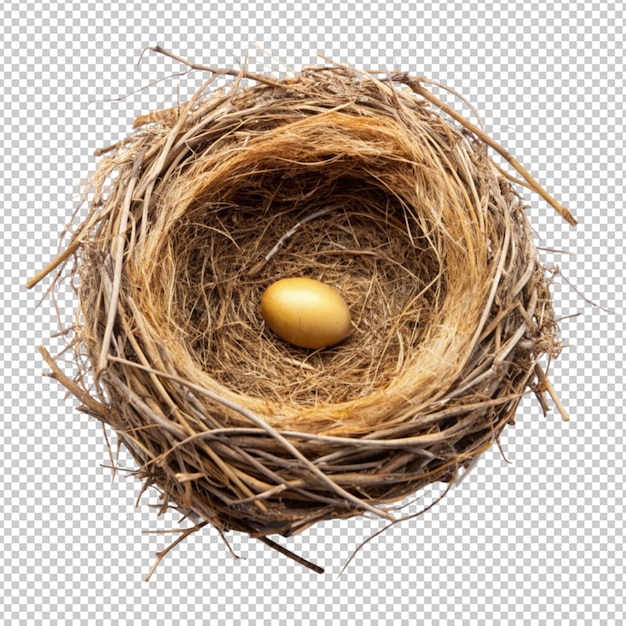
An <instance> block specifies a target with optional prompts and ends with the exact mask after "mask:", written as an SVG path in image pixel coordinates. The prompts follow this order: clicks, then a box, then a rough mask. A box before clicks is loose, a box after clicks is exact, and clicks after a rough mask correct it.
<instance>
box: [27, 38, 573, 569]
mask: <svg viewBox="0 0 626 626" xmlns="http://www.w3.org/2000/svg"><path fill="white" fill-rule="evenodd" d="M157 50H158V51H159V52H162V53H164V54H167V55H168V56H171V57H173V58H175V59H178V57H176V56H175V55H172V54H171V53H167V52H165V51H163V50H161V49H157ZM178 60H181V59H178ZM189 65H190V67H191V68H195V69H202V70H208V71H209V72H210V78H209V80H207V82H206V84H205V85H204V86H203V87H202V89H200V90H199V91H198V93H196V95H195V96H194V97H193V98H192V99H191V100H190V101H189V102H187V103H184V104H181V105H180V106H178V107H175V108H173V109H168V110H163V111H158V112H156V113H152V114H149V115H145V116H141V117H139V118H137V120H136V121H135V131H134V132H133V133H132V134H131V135H130V136H129V137H128V138H126V139H124V140H122V141H120V142H119V143H118V144H116V145H115V146H112V147H110V148H108V149H105V150H102V151H100V154H101V155H102V157H103V158H102V160H101V161H100V164H99V166H98V168H97V171H96V172H95V174H94V175H93V176H92V178H91V180H90V183H89V189H88V192H89V194H90V202H89V212H88V215H87V217H86V218H85V219H84V220H83V221H82V222H81V223H80V224H78V225H77V226H75V227H74V229H73V231H72V234H71V237H72V238H71V241H70V244H69V246H68V248H67V249H66V250H65V252H63V253H62V254H61V255H60V256H59V257H58V258H57V259H56V260H55V261H54V262H53V263H52V264H51V265H50V266H49V267H48V268H46V269H45V270H43V271H42V272H41V273H40V274H39V275H38V276H36V277H35V278H34V279H33V280H32V281H31V282H30V286H32V285H34V284H35V283H36V282H38V281H39V280H40V279H41V278H43V277H44V276H45V275H46V274H47V273H50V272H53V271H54V272H55V276H56V278H55V280H57V279H59V278H61V277H64V276H65V277H67V276H70V277H71V278H72V279H75V282H76V283H77V285H78V286H77V299H78V305H77V313H76V320H75V325H74V326H73V328H72V329H70V330H71V333H70V335H71V337H72V340H71V348H72V351H73V361H74V363H75V365H76V367H77V374H76V375H75V376H71V377H70V376H68V375H66V374H64V373H63V372H62V371H61V368H60V367H59V364H58V362H57V359H55V358H53V357H51V356H50V355H49V354H48V352H47V351H46V350H45V349H42V352H43V354H44V356H45V358H46V360H47V361H48V364H49V365H50V367H51V368H52V375H53V376H54V377H55V378H57V379H58V380H59V381H60V382H61V383H63V384H64V385H65V386H66V387H67V388H68V390H69V391H71V392H72V393H73V394H74V395H75V396H76V397H77V398H78V399H79V401H80V403H81V409H82V410H84V411H86V412H87V413H89V414H90V415H93V416H94V417H96V418H98V419H99V420H101V421H102V422H104V423H105V424H107V425H109V426H110V427H111V428H112V429H113V430H114V431H115V433H116V434H117V438H118V440H119V443H120V444H121V445H123V446H125V447H126V448H127V449H128V451H129V452H130V453H131V454H132V456H133V457H134V459H135V460H136V463H137V469H136V474H137V476H138V477H139V478H141V479H142V480H144V481H145V487H146V488H147V487H149V486H152V487H154V488H156V489H157V490H158V491H159V492H160V494H161V497H162V504H163V506H162V510H165V509H167V508H168V507H174V508H176V509H177V510H179V511H180V512H181V513H183V514H184V515H185V516H188V517H189V518H191V519H192V520H194V521H195V522H196V526H194V527H193V528H192V529H191V530H197V529H198V528H200V527H202V526H204V525H205V524H207V523H209V524H212V525H214V526H215V527H216V528H217V529H218V530H219V531H220V533H224V532H226V531H229V530H238V531H242V532H245V533H248V534H249V535H251V536H253V537H258V538H260V539H262V540H263V541H265V543H267V544H269V545H271V546H272V547H276V548H277V549H281V551H283V552H287V553H288V551H285V550H284V549H282V548H281V547H280V546H278V545H277V544H276V543H275V542H274V541H272V540H271V539H269V535H276V534H280V535H284V536H288V535H293V534H295V533H298V532H301V531H302V530H304V529H306V528H307V527H309V526H310V525H312V524H314V523H316V522H318V521H321V520H329V519H333V518H347V517H351V516H354V515H360V514H363V513H367V512H369V513H372V514H375V515H378V516H380V517H382V518H384V519H387V520H390V521H393V520H394V503H397V502H399V501H400V500H402V499H403V498H405V497H406V496H408V495H410V494H413V493H414V492H416V491H417V490H419V489H421V488H423V487H425V486H427V485H429V484H431V483H434V482H438V481H443V482H446V483H454V482H455V481H456V480H457V479H458V478H459V477H460V475H462V470H464V469H465V468H467V467H469V466H470V465H471V464H472V462H473V460H474V459H475V458H476V457H477V456H478V455H480V454H481V453H482V452H483V451H485V450H486V449H487V448H488V447H489V446H490V445H492V443H493V442H497V441H498V437H499V435H500V433H501V431H502V429H503V428H504V427H505V425H507V424H512V423H513V422H514V416H515V413H516V409H517V407H518V404H519V402H520V400H521V399H522V397H523V396H524V395H525V394H526V393H528V392H529V391H533V392H535V393H536V395H537V397H538V398H539V401H540V404H541V406H542V408H543V409H544V412H545V410H546V409H547V401H546V399H545V395H546V394H548V395H550V396H552V399H553V401H554V402H555V403H556V405H557V407H558V408H559V410H560V411H561V414H562V415H563V417H564V418H567V414H566V413H565V410H564V409H563V407H562V405H561V404H560V402H559V401H558V398H557V397H556V394H555V393H554V389H553V388H552V385H551V384H550V382H549V380H548V379H547V376H546V375H545V373H544V369H542V366H541V365H540V361H541V359H542V358H544V357H545V358H547V359H548V361H549V360H550V359H551V358H553V357H556V356H558V354H559V351H560V348H561V346H560V342H559V339H558V326H557V323H556V320H555V314H554V311H553V306H552V301H551V296H550V292H549V285H548V280H547V277H546V271H545V269H544V267H543V266H542V264H541V263H540V261H539V260H538V254H537V250H536V248H535V246H534V244H533V241H532V232H531V229H530V226H529V223H528V220H527V217H526V215H525V210H526V209H527V206H526V205H525V204H524V201H523V199H522V197H521V196H520V194H519V192H517V191H516V190H515V189H514V184H515V183H519V185H523V186H524V187H525V188H527V189H529V190H533V191H536V192H537V193H539V194H540V195H541V196H542V197H544V198H545V199H546V200H548V201H549V202H550V204H552V205H553V206H554V207H555V208H556V209H557V211H559V213H561V214H562V215H563V216H564V217H565V219H567V220H568V221H569V222H570V223H575V221H574V219H573V218H572V217H571V215H570V214H569V213H568V212H567V211H566V209H564V208H563V207H561V206H560V205H559V204H558V202H556V200H554V199H552V198H551V197H550V196H549V195H548V194H547V193H546V192H545V191H544V190H543V188H541V187H540V185H539V184H538V183H537V182H536V181H535V180H534V178H532V176H530V174H529V173H528V172H527V171H526V170H525V169H524V168H523V167H522V166H521V165H520V164H519V163H517V161H515V159H514V158H513V157H512V156H511V155H510V154H509V153H508V152H506V151H505V150H504V149H503V148H502V147H500V146H499V145H498V144H496V143H495V142H494V141H493V140H492V139H491V138H490V137H489V136H488V135H487V134H486V133H485V132H484V130H483V129H482V127H481V126H480V124H477V125H475V124H472V123H471V122H470V121H469V120H466V119H465V118H463V117H462V116H460V114H458V113H457V112H455V111H454V110H453V109H451V108H450V107H449V106H448V105H445V104H444V103H443V102H442V101H441V100H439V99H438V98H437V97H436V96H434V94H433V93H432V92H431V91H429V90H428V89H427V85H429V84H432V81H428V80H427V79H425V78H414V77H410V76H408V75H407V74H404V73H396V74H388V75H384V77H382V78H381V77H380V75H379V74H376V73H375V72H371V73H369V72H364V71H357V70H355V69H352V68H349V67H345V66H338V65H334V64H330V65H328V66H326V65H325V66H316V67H310V68H304V69H303V70H302V72H301V73H299V74H297V75H294V76H293V77H289V78H281V79H278V78H273V77H270V76H259V75H254V74H250V73H246V71H245V70H242V71H241V72H234V71H231V70H218V69H212V68H205V67H202V66H197V65H193V64H189ZM224 75H226V76H228V75H230V76H231V77H232V81H231V82H230V83H229V84H228V85H227V86H225V87H221V88H219V89H218V88H215V87H214V86H213V81H214V80H215V79H216V78H217V77H218V76H224ZM490 151H496V152H498V153H499V154H500V155H501V156H502V157H503V158H504V159H505V160H506V161H507V162H508V163H509V164H510V165H511V166H512V167H513V168H514V169H515V170H517V174H518V176H519V178H514V177H513V176H512V175H510V174H507V173H505V172H504V170H503V169H502V168H501V167H500V166H498V165H497V164H496V162H495V161H494V160H493V158H492V157H491V156H490V155H489V152H490ZM519 185H518V186H519ZM291 276H308V277H311V278H316V279H318V280H321V281H323V282H325V283H328V284H330V285H333V286H335V287H336V288H337V289H338V290H339V291H340V292H341V293H342V295H343V297H344V298H345V300H346V302H347V303H348V305H349V307H350V310H351V314H352V319H353V331H352V334H351V335H350V336H349V337H348V339H346V340H345V341H344V342H342V343H340V344H338V345H336V346H334V347H331V348H326V349H321V350H317V351H311V350H306V349H302V348H297V347H294V346H291V345H290V344H287V343H285V342H284V341H282V340H281V339H279V338H278V337H277V336H276V335H274V334H273V333H272V331H270V330H269V329H268V328H267V327H266V326H265V325H264V323H263V319H262V317H261V315H260V308H259V300H260V297H261V294H262V292H263V290H264V289H265V288H266V287H267V286H268V285H270V284H271V283H273V282H274V281H276V280H277V279H279V278H283V277H291ZM189 532H190V531H189ZM184 534H185V533H184ZM187 534H188V533H187ZM185 536H186V534H185ZM164 552H165V551H164ZM162 554H164V553H162ZM162 554H161V555H159V560H160V557H161V556H162ZM289 555H290V556H293V557H294V558H296V559H298V560H301V561H302V562H304V563H305V564H307V565H309V566H311V567H313V568H314V569H317V570H319V568H317V567H316V566H313V565H311V564H309V563H307V562H305V561H303V560H302V559H299V557H295V556H294V555H291V554H289Z"/></svg>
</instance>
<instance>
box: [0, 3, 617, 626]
mask: <svg viewBox="0 0 626 626" xmlns="http://www.w3.org/2000/svg"><path fill="white" fill-rule="evenodd" d="M225 6H226V3H224V4H223V5H222V4H221V3H219V2H215V1H207V2H190V3H181V7H182V8H176V9H173V10H170V9H168V10H165V9H163V8H162V5H161V3H156V2H153V1H149V0H144V1H142V2H137V1H130V2H125V3H119V4H118V3H115V2H114V3H113V4H112V5H111V6H110V7H109V8H103V3H100V2H98V3H96V2H92V1H87V2H81V3H79V2H71V1H70V2H63V3H58V5H57V6H55V3H54V2H52V3H38V2H35V3H33V2H29V1H21V2H19V3H18V2H17V1H16V0H9V1H8V3H6V2H5V4H4V6H3V8H2V9H0V35H1V39H2V46H0V56H1V64H0V73H1V74H0V75H1V80H2V82H1V83H0V93H1V95H2V101H1V103H2V106H1V107H0V121H1V124H0V133H1V137H2V141H1V143H0V159H1V168H0V177H1V179H0V199H1V201H0V211H1V219H2V228H1V231H2V235H1V236H2V240H3V242H2V259H3V265H2V277H3V283H4V284H3V288H2V295H1V296H0V297H1V298H2V308H1V309H0V311H1V315H2V334H1V336H2V350H1V352H0V354H1V356H0V359H1V360H2V368H1V370H0V371H1V377H2V378H1V383H2V400H3V411H2V420H3V424H2V431H1V435H0V437H1V441H2V453H1V454H0V476H1V478H0V480H1V481H2V482H1V490H0V498H1V502H2V506H1V508H0V521H1V525H2V526H1V531H2V532H1V533H0V581H1V582H0V588H1V590H0V614H3V615H4V618H3V619H4V623H7V624H48V623H68V624H69V623H76V624H78V623H89V624H94V625H95V624H105V623H115V624H150V625H159V624H174V623H176V624H179V623H207V624H209V623H210V624H233V623H254V624H265V623H267V624H275V625H279V624H293V623H307V624H308V623H311V624H337V625H348V624H362V623H376V624H387V623H388V624H416V623H421V622H422V620H424V621H425V622H426V623H437V624H556V623H558V624H565V623H571V624H591V623H593V624H622V623H623V622H624V618H625V617H626V615H625V612H624V600H623V595H624V586H625V571H626V570H625V566H624V557H625V556H626V554H625V550H624V539H625V531H624V512H625V504H624V483H625V478H626V476H625V472H624V433H625V430H624V428H625V427H624V412H623V401H624V391H623V384H622V379H623V374H624V367H623V335H624V317H623V310H624V258H623V254H624V244H623V241H624V220H623V210H622V208H623V198H624V169H625V168H624V121H623V120H624V100H625V94H624V53H625V50H624V36H625V35H624V26H625V24H626V19H625V16H624V13H623V10H622V9H621V8H620V3H617V2H613V3H609V2H604V1H601V0H595V1H592V2H582V1H580V0H578V1H574V2H563V3H556V4H549V3H547V4H546V3H537V2H528V1H527V0H524V1H523V2H522V1H521V0H512V1H511V2H507V3H497V2H495V3H487V5H485V4H483V3H479V2H474V1H471V0H465V1H460V0H452V1H451V2H447V3H441V4H440V3H435V2H433V3H428V2H427V3H424V4H420V3H414V2H398V1H393V0H389V1H387V2H370V3H367V2H366V3H365V4H364V5H361V4H360V3H357V2H353V1H352V0H344V1H342V2H336V1H335V2H333V1H328V2H316V1H314V2H311V3H309V4H308V5H307V6H306V8H305V7H302V6H299V5H297V4H292V3H289V4H280V3H276V2H272V1H266V2H251V3H249V4H247V5H245V4H244V5H243V6H239V7H235V8H225ZM152 44H160V45H162V46H164V47H166V48H169V49H171V50H173V51H175V52H177V53H179V54H180V55H182V56H185V57H187V58H190V59H194V60H196V61H199V62H204V63H207V64H213V65H218V66H220V65H222V66H223V65H228V66H232V65H237V64H238V63H239V62H240V61H241V60H242V59H244V57H245V56H246V55H248V57H249V64H250V66H251V67H252V69H254V70H256V71H278V70H280V66H279V64H278V62H277V60H276V59H278V60H280V61H282V62H284V63H286V64H287V65H290V66H291V67H294V68H300V67H301V66H302V65H304V64H309V63H319V62H322V61H320V60H319V59H317V58H316V53H317V51H320V52H322V53H324V54H325V55H326V56H328V57H331V58H333V59H335V60H337V61H341V62H345V63H350V64H353V65H356V66H359V67H365V68H390V69H401V70H408V71H411V72H413V73H415V74H426V75H428V76H430V77H431V78H433V79H436V80H439V81H441V82H444V83H446V84H447V85H449V86H452V87H454V88H456V89H457V90H459V91H461V92H462V93H463V94H464V95H465V96H466V97H467V98H468V99H469V100H470V101H471V102H472V103H473V104H474V105H475V106H476V108H477V109H478V110H479V111H480V113H481V115H482V117H483V119H484V121H485V123H486V125H487V128H488V129H489V131H490V132H491V133H492V134H493V135H494V136H495V137H496V139H498V140H499V141H501V142H503V143H504V144H505V145H506V146H507V147H508V148H509V150H510V151H511V152H512V153H513V154H515V155H516V156H517V157H518V159H519V160H520V161H521V162H522V163H524V164H525V165H526V166H527V167H528V168H529V169H530V170H531V171H533V172H534V173H535V174H536V175H537V177H538V178H539V179H540V181H541V182H542V183H543V184H544V185H545V186H546V187H547V188H548V189H550V190H551V191H552V192H553V194H554V195H555V196H556V197H558V198H560V199H561V200H562V201H563V203H564V204H565V205H566V206H569V207H570V208H571V210H572V212H573V213H574V214H575V215H576V216H577V217H578V219H579V220H580V225H579V226H578V227H577V228H575V229H574V228H571V227H569V226H568V225H567V224H565V223H564V222H563V221H562V220H561V219H559V218H558V216H556V215H555V214H554V212H553V211H552V210H551V209H550V208H549V207H547V206H546V205H545V203H544V202H543V201H541V200H540V199H538V198H536V197H532V198H529V200H530V202H531V209H530V215H531V219H532V222H533V224H534V226H535V227H536V230H537V232H538V233H540V234H541V237H542V240H541V241H540V242H539V245H541V246H544V247H545V248H557V249H559V250H563V251H566V252H568V254H556V253H553V252H548V251H547V252H545V259H546V262H547V263H549V264H553V265H557V266H558V267H559V268H560V270H561V272H562V275H563V276H564V277H565V278H566V279H567V280H568V281H570V282H571V283H572V284H573V285H575V286H576V289H577V290H578V291H579V292H580V293H581V294H583V296H584V298H586V299H587V300H589V301H593V302H595V303H597V304H599V305H602V306H603V307H606V308H609V309H615V310H616V311H617V313H616V314H611V313H607V312H605V311H604V310H602V309H601V308H598V307H594V306H592V305H591V304H588V303H587V302H586V300H585V299H584V298H583V297H582V296H580V295H578V293H577V292H576V291H575V290H574V289H572V288H571V287H570V286H569V285H568V283H567V282H566V281H565V280H563V279H561V278H558V277H557V279H556V281H555V284H554V296H555V300H556V306H557V310H558V311H559V313H560V314H561V315H562V316H564V317H565V318H566V319H564V320H563V322H562V333H563V339H564V341H565V342H566V343H567V344H568V347H567V349H566V350H565V351H564V353H563V355H562V357H561V358H560V360H559V361H558V362H557V363H555V364H554V367H553V370H552V380H553V382H554V385H555V387H556V388H557V390H558V391H559V393H560V395H561V397H562V399H563V402H564V404H565V405H566V406H567V407H568V408H569V410H570V412H571V415H572V420H571V422H570V423H567V424H566V423H563V422H562V421H561V420H560V419H559V417H558V416H557V415H555V414H554V413H551V414H550V415H548V417H547V418H544V417H543V416H542V415H541V411H540V409H539V407H538V405H537V403H536V402H535V401H534V399H530V398H529V399H528V401H526V402H524V403H523V405H522V407H521V409H520V412H519V418H518V423H517V425H516V426H515V427H514V428H509V429H507V430H506V431H505V433H504V435H503V437H502V444H503V448H504V451H505V453H506V455H507V457H508V459H509V461H510V463H508V464H507V463H506V462H505V461H504V460H503V459H502V458H501V457H500V455H499V453H498V451H497V448H494V449H493V450H491V451H489V452H488V453H486V454H485V455H484V457H483V458H482V460H481V461H480V463H479V465H478V467H477V468H476V469H475V471H474V472H473V473H471V474H470V475H469V476H468V478H467V480H466V481H465V482H463V483H462V485H460V486H459V487H458V488H457V489H455V490H454V491H453V492H452V493H451V494H449V496H448V497H447V498H446V499H445V500H444V501H442V502H441V503H440V504H438V505H437V506H436V507H435V508H433V509H432V510H431V511H430V512H428V513H426V514H425V515H424V516H422V517H420V518H418V519H416V520H414V521H412V522H409V523H406V524H404V525H400V526H398V527H395V528H393V529H392V530H390V531H388V532H387V533H386V534H383V535H382V536H380V537H378V538H377V539H375V540H374V541H372V542H370V543H369V544H368V545H367V546H366V547H365V548H364V549H363V550H362V551H361V552H359V553H358V554H357V555H356V557H355V559H354V560H353V561H352V562H351V564H350V565H349V566H348V568H347V570H346V571H345V572H344V573H343V575H342V576H339V572H340V570H341V567H342V566H343V565H344V563H345V562H346V560H347V559H348V558H349V556H350V555H351V553H352V552H353V550H354V549H355V548H356V547H357V545H358V544H359V543H360V541H361V540H362V539H364V538H365V537H367V536H369V535H371V534H372V533H374V532H375V531H376V530H378V529H379V528H380V523H379V521H378V520H373V519H368V518H359V519H354V520H350V521H345V522H334V523H327V524H322V525H319V526H317V527H314V528H312V529H311V530H309V531H308V532H306V533H305V534H304V535H302V536H299V537H296V538H294V539H291V540H282V541H283V543H285V544H286V545H287V546H288V547H290V548H292V549H293V550H295V551H296V552H299V553H301V554H303V555H305V556H307V557H308V558H309V559H311V560H313V561H315V562H317V563H319V564H320V565H322V566H324V567H325V568H326V573H325V574H323V575H316V574H313V573H312V572H309V571H308V570H305V569H303V568H301V567H300V566H298V565H296V564H293V563H292V562H291V561H289V560H287V559H285V558H284V557H282V556H280V555H278V554H276V553H274V552H272V551H271V550H269V549H267V548H265V547H264V546H263V545H262V544H260V543H258V542H255V541H252V540H250V539H248V538H247V537H246V536H241V535H231V536H230V540H231V542H232V545H233V548H234V550H235V551H236V552H237V553H238V554H239V555H240V556H241V557H242V558H241V559H240V560H237V561H235V560H233V558H232V557H231V556H230V554H229V552H228V550H227V549H226V548H225V546H224V545H223V543H222V542H221V540H220V538H219V536H218V535H217V533H216V532H215V531H214V530H212V529H208V528H207V529H205V531H204V532H202V533H201V534H197V535H195V536H192V537H191V538H189V539H188V540H187V541H186V542H185V543H184V544H183V545H181V546H180V547H178V548H177V549H176V550H175V551H174V552H173V553H171V554H170V555H169V556H168V557H167V558H166V560H165V561H164V562H163V563H162V564H161V566H160V568H159V569H158V570H157V572H156V574H155V575H154V577H153V579H152V580H151V581H150V582H149V583H146V582H143V578H144V576H145V575H146V573H147V571H148V569H149V567H150V565H151V563H152V560H153V557H154V554H155V553H156V551H157V550H159V549H162V548H163V547H164V546H165V545H166V544H167V542H168V538H169V537H171V536H167V535H159V534H144V533H143V531H144V530H158V529H167V528H171V527H174V526H175V525H176V519H175V518H174V517H173V516H172V517H168V516H166V517H165V518H157V517H156V513H155V511H154V510H153V509H152V508H151V507H150V503H154V502H155V501H156V495H155V494H154V493H151V494H149V495H148V497H147V498H144V500H143V501H142V503H141V504H140V506H139V507H138V508H135V506H134V501H135V498H136V496H137V494H138V490H139V487H140V485H139V484H138V483H136V482H135V481H134V480H133V479H129V478H125V477H123V476H122V477H120V478H118V479H117V480H116V481H115V482H112V481H111V473H110V471H109V470H108V469H106V468H105V467H103V466H105V465H106V464H107V463H108V457H107V452H106V448H105V445H104V439H103V435H102V431H101V429H100V426H99V425H98V424H97V423H96V422H95V421H91V420H89V419H88V418H86V417H85V416H84V415H82V414H79V413H77V412H76V411H75V410H74V406H75V403H74V402H73V401H72V400H71V399H66V398H64V395H63V393H62V391H61V389H60V387H59V385H57V384H56V383H55V382H54V381H50V380H49V379H48V378H45V377H43V376H42V373H43V372H44V371H45V370H46V368H45V366H44V365H43V363H42V361H41V359H40V358H39V356H38V353H37V351H36V346H37V345H38V344H41V343H44V344H46V345H47V346H49V347H51V348H54V346H55V345H57V344H56V343H55V341H56V340H54V339H53V338H51V335H52V334H53V333H54V332H55V331H56V330H57V328H58V325H57V321H56V313H55V311H54V310H53V308H52V307H51V305H50V302H49V301H44V302H43V304H41V305H40V306H39V307H37V304H38V302H39V301H40V300H41V298H42V296H43V295H44V293H45V290H46V289H47V287H48V286H49V281H45V282H44V283H42V284H40V285H39V286H38V287H37V288H35V289H34V290H32V291H27V290H26V289H25V288H24V283H25V281H26V280H27V278H29V277H30V276H31V275H33V274H34V273H35V272H36V271H37V270H38V269H40V268H41V267H42V266H43V265H44V264H45V263H46V261H47V260H49V259H50V258H51V257H52V255H53V254H54V252H55V250H56V249H57V243H58V235H59V232H60V229H61V228H62V226H63V225H64V224H65V223H66V222H67V221H68V220H69V217H70V214H71V212H72V210H73V208H74V207H75V206H76V200H77V198H78V192H79V190H80V183H81V181H82V180H84V178H85V176H86V175H87V174H89V173H90V172H91V171H93V169H94V167H95V159H94V157H93V156H92V153H93V151H94V149H96V148H98V147H102V146H105V145H108V144H109V143H112V142H114V141H116V140H117V139H119V138H121V137H123V136H125V135H126V134H127V133H128V132H129V130H130V126H131V123H132V120H133V118H134V117H135V116H136V115H137V114H139V113H145V112H146V111H148V110H152V109H155V108H157V107H159V106H161V105H163V104H164V103H169V102H173V101H175V99H176V98H177V97H180V98H187V97H189V95H190V94H191V93H192V92H193V91H194V90H195V89H196V87H197V86H198V85H199V83H200V81H201V80H202V78H203V77H202V75H200V74H192V75H189V76H186V77H182V78H178V79H172V80H167V81H163V82H160V83H158V84H156V85H154V86H152V87H150V88H147V89H145V90H144V91H142V92H140V93H136V94H135V95H131V96H129V97H127V98H125V99H119V97H120V96H125V95H127V94H130V93H131V92H133V91H134V90H136V89H138V88H139V87H142V86H146V85H149V83H151V82H152V81H154V80H156V79H157V78H160V77H162V76H165V75H167V74H168V73H170V72H173V71H176V70H178V69H180V67H179V66H178V65H177V64H175V63H173V62H171V61H169V60H168V59H166V58H164V57H160V56H158V55H154V54H151V55H147V56H146V58H145V59H144V61H143V62H142V63H141V65H140V66H139V67H137V66H136V63H137V61H138V59H139V55H140V52H141V49H142V47H144V46H146V45H152ZM270 55H273V56H274V57H275V59H272V58H271V56H270ZM446 98H447V99H448V101H450V98H449V97H446ZM112 99H114V100H112ZM71 307H72V302H71V301H70V300H68V299H65V298H60V300H59V309H60V315H61V316H62V317H63V318H67V317H69V316H71ZM575 314H577V316H575V317H574V315H575ZM124 459H125V457H123V460H124ZM437 493H438V490H437V489H436V488H433V489H432V490H431V491H429V492H427V493H425V494H422V498H421V500H420V501H418V502H417V503H416V504H415V505H413V510H415V511H417V510H418V507H420V506H422V505H424V504H426V503H428V502H429V501H430V500H431V499H432V498H433V497H434V496H435V495H436V494H437Z"/></svg>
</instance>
